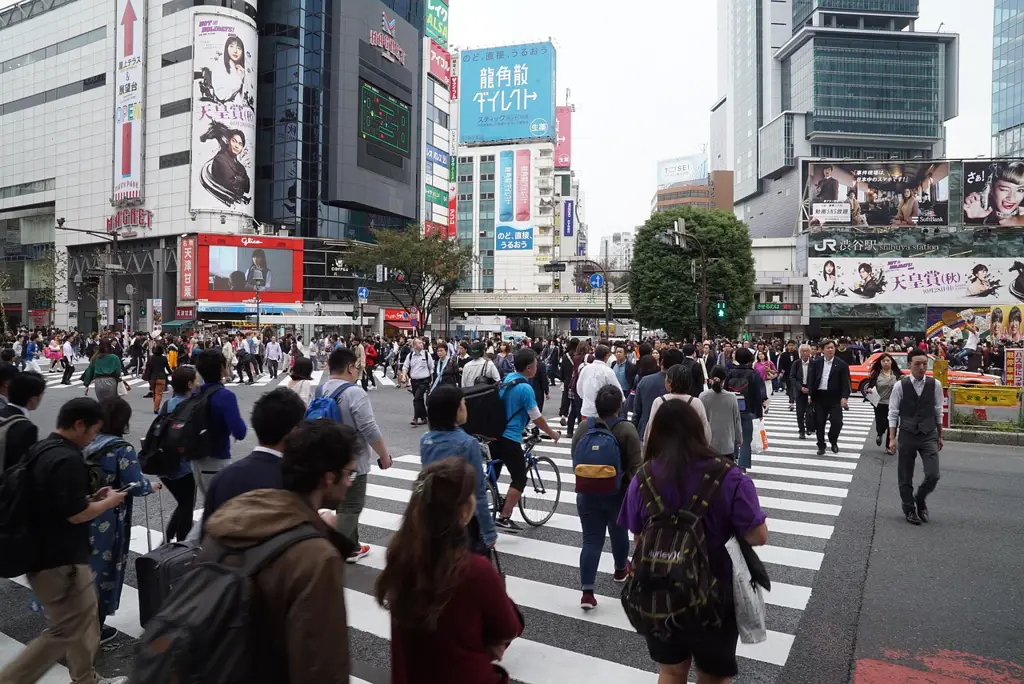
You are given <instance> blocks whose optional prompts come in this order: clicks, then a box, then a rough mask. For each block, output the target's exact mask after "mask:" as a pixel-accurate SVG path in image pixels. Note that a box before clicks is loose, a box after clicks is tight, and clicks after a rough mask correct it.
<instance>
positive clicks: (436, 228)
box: [423, 221, 448, 237]
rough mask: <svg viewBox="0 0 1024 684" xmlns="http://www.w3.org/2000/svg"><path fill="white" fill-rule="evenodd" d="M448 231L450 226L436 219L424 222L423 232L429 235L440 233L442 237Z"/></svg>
mask: <svg viewBox="0 0 1024 684" xmlns="http://www.w3.org/2000/svg"><path fill="white" fill-rule="evenodd" d="M447 232H448V227H447V226H445V225H444V224H441V223H436V222H434V221H426V222H424V223H423V234H424V235H426V236H427V237H430V236H432V235H440V236H441V237H444V236H445V234H446V233H447Z"/></svg>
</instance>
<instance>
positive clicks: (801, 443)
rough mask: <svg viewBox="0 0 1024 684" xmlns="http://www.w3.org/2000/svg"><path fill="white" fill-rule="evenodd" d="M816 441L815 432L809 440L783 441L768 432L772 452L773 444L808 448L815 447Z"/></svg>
mask: <svg viewBox="0 0 1024 684" xmlns="http://www.w3.org/2000/svg"><path fill="white" fill-rule="evenodd" d="M814 440H815V437H814V433H813V432H812V433H811V434H809V435H807V439H783V438H780V437H773V436H772V433H771V432H770V431H769V432H768V449H769V451H770V450H771V448H772V445H773V444H782V445H783V446H807V445H813V444H814ZM825 441H826V443H827V442H828V438H827V436H826V439H825ZM839 446H840V447H844V446H845V447H847V448H849V447H850V444H849V443H846V442H843V443H840V444H839ZM829 453H832V452H831V451H830V452H829ZM832 455H833V456H835V455H836V454H832ZM857 457H858V458H859V457H860V455H859V454H858V455H857Z"/></svg>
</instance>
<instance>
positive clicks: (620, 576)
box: [612, 563, 629, 584]
mask: <svg viewBox="0 0 1024 684" xmlns="http://www.w3.org/2000/svg"><path fill="white" fill-rule="evenodd" d="M628 578H629V563H626V567H625V568H623V569H622V570H616V571H615V574H614V575H612V580H613V581H615V582H618V583H619V584H622V583H623V582H625V581H626V579H628Z"/></svg>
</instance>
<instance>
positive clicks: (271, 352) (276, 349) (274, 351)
mask: <svg viewBox="0 0 1024 684" xmlns="http://www.w3.org/2000/svg"><path fill="white" fill-rule="evenodd" d="M280 360H281V345H280V344H278V343H277V342H268V343H267V361H280Z"/></svg>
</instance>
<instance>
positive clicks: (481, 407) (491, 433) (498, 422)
mask: <svg viewBox="0 0 1024 684" xmlns="http://www.w3.org/2000/svg"><path fill="white" fill-rule="evenodd" d="M526 382H528V380H527V379H526V378H516V379H515V380H513V381H512V382H502V383H497V384H493V385H492V384H490V383H477V384H475V385H473V386H472V387H465V388H463V390H462V397H463V399H465V401H466V424H465V425H463V426H462V429H463V430H465V431H466V432H468V433H469V434H471V435H481V436H483V437H488V438H490V439H498V438H499V437H501V436H502V434H504V432H505V428H506V427H508V423H509V421H508V420H506V419H505V402H504V400H503V399H502V398H501V391H502V390H503V389H505V388H506V387H515V386H516V385H522V384H524V383H526Z"/></svg>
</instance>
